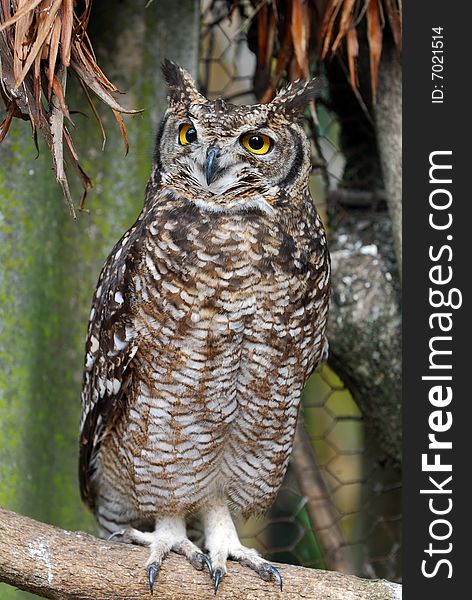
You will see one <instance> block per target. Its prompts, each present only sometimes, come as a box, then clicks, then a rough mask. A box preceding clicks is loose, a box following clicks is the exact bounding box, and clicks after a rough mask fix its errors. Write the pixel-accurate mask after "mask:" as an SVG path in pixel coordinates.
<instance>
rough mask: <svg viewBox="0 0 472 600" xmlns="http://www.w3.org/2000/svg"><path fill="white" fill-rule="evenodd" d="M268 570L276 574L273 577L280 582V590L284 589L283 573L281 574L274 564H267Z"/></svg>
mask: <svg viewBox="0 0 472 600" xmlns="http://www.w3.org/2000/svg"><path fill="white" fill-rule="evenodd" d="M267 570H268V571H270V572H271V573H272V575H273V576H274V577H273V578H274V579H275V580H276V581H277V583H278V584H279V587H280V591H282V575H281V574H280V571H279V570H278V569H277V568H276V567H274V566H273V565H267Z"/></svg>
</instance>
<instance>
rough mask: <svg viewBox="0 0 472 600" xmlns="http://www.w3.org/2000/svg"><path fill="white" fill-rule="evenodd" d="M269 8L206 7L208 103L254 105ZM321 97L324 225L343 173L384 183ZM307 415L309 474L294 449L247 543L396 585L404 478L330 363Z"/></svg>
mask: <svg viewBox="0 0 472 600" xmlns="http://www.w3.org/2000/svg"><path fill="white" fill-rule="evenodd" d="M263 4H264V2H261V3H259V4H257V3H251V2H247V3H238V9H237V10H233V11H230V10H229V9H230V8H231V3H228V2H224V1H221V0H207V1H205V2H203V4H202V21H201V60H200V73H199V76H200V84H201V88H202V91H203V92H204V93H205V94H206V95H207V96H209V97H210V98H214V97H218V96H222V97H223V98H225V99H226V100H228V101H231V102H234V103H236V104H238V103H254V102H256V101H257V97H256V94H255V91H254V87H255V85H254V74H255V69H256V57H255V54H254V53H253V51H252V49H253V48H252V47H251V39H250V36H251V25H252V24H253V19H254V17H255V15H256V14H257V11H258V10H259V9H260V7H261V6H262V5H263ZM324 98H325V101H322V102H320V103H319V104H318V106H317V109H318V110H317V115H318V123H317V124H315V123H314V122H313V121H312V122H310V123H308V128H307V132H308V133H309V134H310V136H311V139H312V142H313V144H312V146H313V153H312V154H313V164H314V170H313V175H312V180H311V183H310V187H311V191H312V195H313V197H314V198H315V203H316V206H317V209H318V211H319V212H320V214H321V215H322V217H323V218H324V219H325V221H326V220H327V198H328V195H329V194H330V193H332V192H333V191H336V190H338V189H339V186H340V183H341V181H342V180H343V179H344V181H345V180H346V170H347V169H350V170H351V171H352V173H354V175H352V176H351V180H352V182H353V187H354V188H355V189H356V190H359V189H364V190H371V189H372V188H373V187H378V176H377V173H376V166H374V167H373V168H372V166H371V165H370V164H368V163H367V164H363V163H362V160H363V156H364V155H365V147H364V145H365V136H362V135H360V136H359V140H360V141H359V147H358V148H356V147H355V145H354V146H353V144H352V142H351V144H350V149H349V150H346V144H344V145H343V141H342V139H341V135H342V133H341V123H340V118H346V117H345V116H343V117H340V115H339V114H336V113H335V112H334V111H333V110H332V107H331V106H330V97H329V91H327V90H325V93H324ZM326 98H328V99H327V100H326ZM358 125H359V124H358V123H356V126H358ZM343 146H344V148H343V149H341V148H342V147H343ZM356 161H357V162H356ZM353 165H354V167H353ZM356 165H357V166H356ZM359 165H360V166H359ZM332 210H333V209H332V208H331V209H330V217H331V216H332V212H331V211H332ZM336 210H342V208H340V207H339V206H337V207H335V208H334V211H336ZM335 218H336V215H335ZM327 228H328V231H329V222H327ZM301 417H302V419H301V420H302V423H303V432H302V433H301V434H300V431H299V432H298V433H297V440H296V444H298V445H300V444H301V442H300V439H301V438H300V435H302V437H303V436H305V438H304V439H305V441H306V440H308V441H309V443H308V445H309V446H310V448H309V449H308V450H307V453H306V456H305V458H306V460H308V461H311V462H310V468H311V472H310V469H308V470H306V469H305V471H304V470H303V468H301V464H302V463H303V460H304V457H303V455H302V454H303V453H300V452H299V451H297V452H295V453H294V457H293V459H292V463H291V466H290V468H289V470H288V473H287V476H286V479H285V482H284V485H283V487H282V488H281V490H280V492H279V495H278V498H277V500H276V502H275V504H274V505H273V507H272V508H271V509H270V511H269V513H268V514H267V515H265V516H264V517H257V518H256V517H254V518H251V519H250V520H249V521H248V522H246V523H242V522H241V523H240V524H239V528H240V533H241V535H242V538H243V540H244V541H245V543H247V544H248V545H254V546H255V547H257V548H258V549H259V550H260V551H261V552H262V553H263V554H264V555H265V556H267V557H269V558H271V559H272V560H277V561H281V562H287V563H292V564H300V565H304V566H307V567H328V568H338V569H339V570H344V571H347V572H351V573H355V574H357V575H362V576H367V577H384V578H387V579H390V580H399V579H400V577H401V564H400V562H401V537H400V536H401V480H400V474H399V471H398V469H397V468H395V467H393V466H391V465H390V464H389V462H388V460H386V459H385V457H384V455H383V453H382V452H381V451H380V450H379V448H378V447H377V445H376V442H375V440H374V438H373V436H372V435H371V432H370V430H369V429H368V428H367V427H366V424H365V422H364V420H363V416H362V413H361V411H360V409H359V407H358V406H357V404H356V403H355V401H354V400H353V397H352V395H351V394H350V392H349V390H348V389H347V387H346V386H345V385H344V384H343V382H342V381H341V379H340V378H339V377H338V376H337V375H336V373H334V371H333V370H332V369H331V368H330V367H329V366H327V365H323V366H322V367H320V368H319V369H318V370H317V372H316V373H315V374H314V375H313V376H312V377H311V379H310V381H309V382H308V385H307V386H306V389H305V392H304V395H303V400H302V408H301ZM299 434H300V435H299ZM313 471H316V472H315V473H313ZM311 479H312V480H313V481H312V482H311V483H310V480H311ZM320 514H321V515H325V518H324V520H323V517H322V518H320V517H319V515H320Z"/></svg>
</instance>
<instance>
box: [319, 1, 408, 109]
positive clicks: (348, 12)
mask: <svg viewBox="0 0 472 600" xmlns="http://www.w3.org/2000/svg"><path fill="white" fill-rule="evenodd" d="M384 14H386V15H387V20H388V23H389V26H390V29H391V31H392V36H393V40H394V43H395V45H396V47H397V49H398V51H399V52H401V35H402V21H401V0H328V4H327V6H326V10H325V13H324V18H323V23H322V26H321V30H320V49H321V57H322V58H323V59H326V58H328V57H330V56H332V55H334V54H336V52H338V51H339V50H340V48H341V46H342V43H343V41H344V40H345V41H346V54H347V60H348V65H349V77H350V80H351V85H352V86H353V88H354V89H355V90H356V91H357V90H358V86H359V81H358V75H357V55H358V51H359V43H358V35H357V27H359V24H360V22H361V21H362V19H364V18H365V19H366V21H367V41H368V44H369V59H370V78H371V89H372V101H373V102H374V103H375V100H376V92H377V77H378V70H379V63H380V56H381V54H382V44H383V32H382V30H383V27H384V25H385V23H384V19H383V15H384ZM333 39H334V41H333Z"/></svg>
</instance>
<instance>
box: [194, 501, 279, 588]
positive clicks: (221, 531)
mask: <svg viewBox="0 0 472 600" xmlns="http://www.w3.org/2000/svg"><path fill="white" fill-rule="evenodd" d="M203 525H204V529H205V544H206V547H207V548H208V551H209V554H210V562H211V567H212V571H213V587H214V589H215V594H216V592H217V590H218V587H219V585H220V582H221V580H222V579H223V577H224V576H225V574H226V572H227V569H226V561H227V559H228V558H230V559H232V560H235V561H237V562H239V563H241V564H242V565H244V566H246V567H249V568H250V569H252V570H253V571H255V572H256V573H257V574H258V575H259V577H261V578H262V579H264V580H265V581H276V582H277V584H278V585H279V587H280V589H281V590H282V577H281V575H280V573H279V570H278V569H276V567H274V566H273V565H271V564H270V563H269V562H268V561H266V560H265V559H264V558H262V556H260V555H259V553H258V552H257V551H256V550H254V549H253V548H246V547H245V546H243V545H242V544H241V542H240V541H239V537H238V534H237V532H236V528H235V526H234V523H233V519H232V518H231V515H230V512H229V510H228V507H227V506H226V505H225V504H219V505H216V506H214V507H212V508H211V509H210V510H208V511H207V512H206V513H205V514H204V515H203Z"/></svg>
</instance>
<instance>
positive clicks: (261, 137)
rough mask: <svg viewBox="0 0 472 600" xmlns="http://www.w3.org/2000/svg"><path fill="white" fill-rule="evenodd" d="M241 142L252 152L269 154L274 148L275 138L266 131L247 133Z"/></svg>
mask: <svg viewBox="0 0 472 600" xmlns="http://www.w3.org/2000/svg"><path fill="white" fill-rule="evenodd" d="M241 144H242V145H243V147H244V148H246V150H249V152H251V153H252V154H267V153H268V152H269V151H270V150H272V146H273V145H274V140H273V139H272V138H270V137H269V136H268V135H265V134H264V133H245V134H244V135H243V136H242V137H241Z"/></svg>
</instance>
